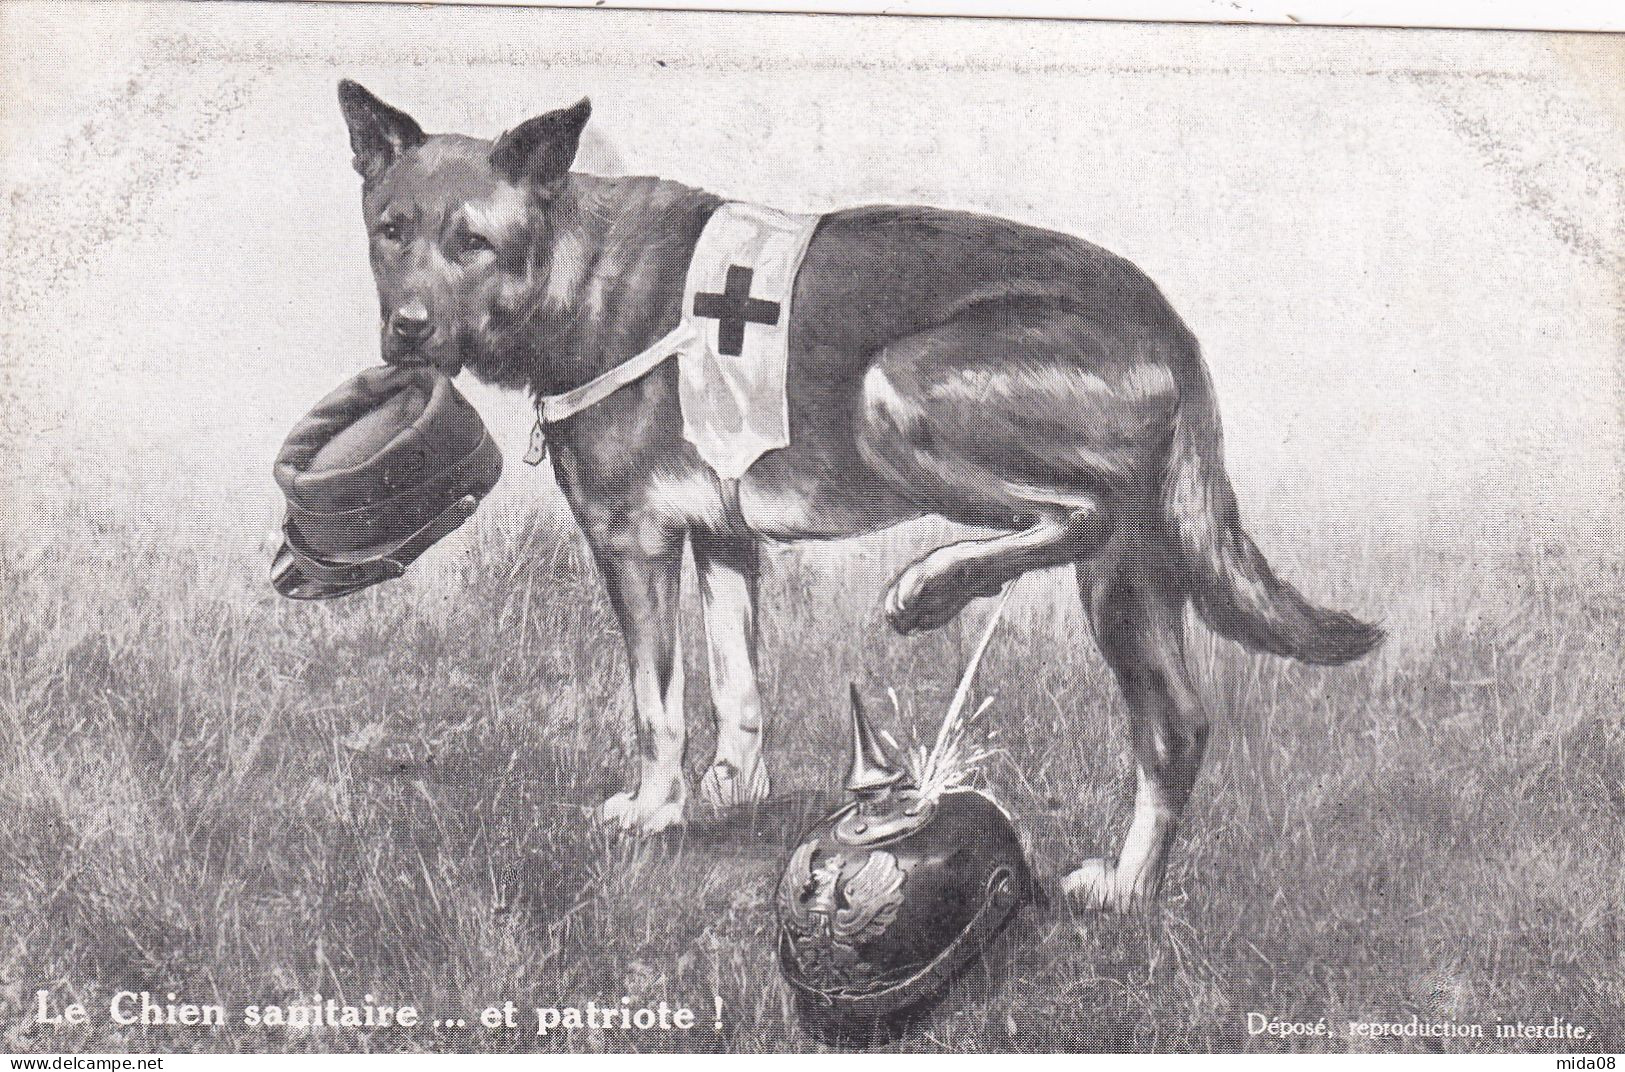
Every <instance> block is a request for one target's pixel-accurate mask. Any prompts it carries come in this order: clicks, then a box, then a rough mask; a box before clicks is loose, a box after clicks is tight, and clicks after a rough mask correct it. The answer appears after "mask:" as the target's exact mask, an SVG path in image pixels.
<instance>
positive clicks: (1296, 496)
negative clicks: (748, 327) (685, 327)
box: [0, 2, 1625, 546]
mask: <svg viewBox="0 0 1625 1072" xmlns="http://www.w3.org/2000/svg"><path fill="white" fill-rule="evenodd" d="M340 77H352V78H356V79H358V80H360V81H362V82H363V83H364V84H366V85H367V86H368V87H369V88H371V89H372V90H373V91H374V92H376V93H378V94H379V95H380V96H382V97H383V98H384V99H385V100H388V101H390V102H391V103H393V104H395V105H397V106H399V107H401V108H404V109H405V110H407V111H409V112H410V113H412V114H413V115H414V116H415V117H417V119H418V120H419V121H420V122H421V123H422V124H423V126H424V127H425V128H426V129H428V130H430V131H447V130H457V131H463V132H467V133H475V134H482V135H487V136H489V135H494V134H496V133H497V132H499V131H500V130H502V129H503V128H505V127H508V126H511V125H514V124H516V123H517V122H519V121H520V120H522V119H524V118H526V117H527V116H529V115H532V114H535V113H537V112H540V111H544V110H547V109H549V108H553V107H557V106H560V105H563V104H567V103H569V102H571V101H573V100H575V99H576V98H577V97H579V96H581V95H583V94H590V95H591V96H592V97H593V100H594V103H595V112H594V118H593V125H592V127H591V128H590V130H591V134H590V137H589V139H588V142H587V144H586V146H585V148H584V151H583V154H582V157H581V159H580V161H579V165H580V166H581V167H582V169H584V170H588V171H597V172H600V173H615V172H624V173H649V174H658V175H663V176H666V177H669V178H674V179H678V180H681V181H685V182H688V183H691V184H694V185H700V186H704V187H707V188H709V189H712V190H714V191H716V192H718V193H721V194H723V195H726V196H729V197H734V198H740V199H748V200H756V201H761V202H764V203H767V204H770V205H774V206H777V207H780V208H783V209H787V210H791V211H798V212H817V211H824V210H830V209H835V208H840V207H844V206H849V205H853V204H863V203H873V202H921V203H930V204H936V205H944V206H954V207H961V208H969V209H979V210H985V211H989V212H994V213H998V214H1001V215H1006V216H1010V217H1013V218H1016V219H1019V220H1023V221H1028V222H1031V223H1035V224H1040V225H1043V226H1047V227H1053V228H1056V229H1060V230H1064V231H1069V232H1072V233H1075V234H1079V235H1082V236H1084V237H1086V238H1088V239H1090V240H1092V241H1095V242H1098V243H1100V244H1102V245H1105V246H1107V247H1108V248H1110V249H1113V250H1115V251H1117V252H1119V253H1121V254H1123V255H1125V256H1127V257H1129V258H1130V259H1131V260H1133V261H1135V262H1136V263H1137V264H1139V265H1140V266H1141V267H1142V268H1144V269H1145V270H1146V271H1147V272H1148V273H1149V274H1150V275H1151V276H1152V277H1153V278H1154V279H1155V280H1157V282H1158V283H1159V285H1160V286H1161V287H1162V288H1163V290H1164V292H1165V293H1166V294H1167V295H1168V297H1169V298H1170V299H1171V300H1172V302H1173V304H1174V306H1175V307H1176V308H1177V309H1178V310H1179V311H1180V313H1181V314H1182V315H1183V316H1184V317H1185V319H1186V320H1187V322H1188V323H1189V324H1190V325H1191V326H1192V328H1193V329H1194V330H1195V331H1196V333H1197V335H1198V336H1199V337H1200V338H1201V340H1202V342H1203V346H1204V349H1205V352H1206V356H1207V360H1208V364H1209V367H1210V368H1211V370H1212V373H1213V377H1214V380H1215V382H1216V385H1217V389H1218V393H1219V397H1220V403H1221V409H1222V413H1223V417H1224V421H1225V428H1226V435H1227V444H1228V452H1229V460H1230V468H1231V473H1232V477H1233V479H1234V482H1235V483H1236V485H1237V488H1238V492H1239V493H1240V495H1241V497H1242V500H1243V503H1244V508H1245V510H1246V511H1247V513H1248V515H1249V516H1250V517H1258V518H1261V519H1265V520H1267V521H1268V523H1270V524H1274V525H1285V526H1289V527H1298V526H1301V527H1302V528H1304V529H1306V530H1316V529H1324V528H1326V527H1328V526H1331V527H1335V528H1340V529H1343V528H1346V529H1351V530H1359V531H1378V532H1386V533H1390V534H1392V536H1393V538H1395V539H1404V540H1414V541H1417V542H1418V543H1419V544H1421V545H1424V546H1425V545H1429V544H1432V543H1442V542H1449V541H1454V540H1456V539H1457V538H1459V535H1460V533H1462V532H1463V531H1473V532H1480V531H1482V532H1486V533H1490V534H1497V533H1498V534H1501V535H1504V536H1507V537H1509V538H1512V539H1522V538H1525V537H1526V536H1527V535H1529V534H1532V533H1543V532H1546V531H1547V530H1553V531H1557V530H1561V531H1563V532H1570V531H1574V530H1579V531H1581V532H1584V533H1589V534H1591V535H1592V538H1593V539H1602V540H1605V541H1612V542H1617V532H1618V529H1619V527H1620V525H1621V523H1622V521H1625V506H1622V504H1625V495H1622V489H1621V480H1622V477H1621V474H1622V469H1625V417H1622V407H1625V386H1622V383H1625V380H1622V372H1621V370H1622V368H1625V358H1622V345H1621V330H1622V324H1625V317H1622V309H1625V295H1622V283H1621V280H1622V279H1625V276H1622V275H1621V263H1622V262H1621V253H1622V237H1621V235H1622V223H1625V178H1622V167H1621V165H1622V161H1621V152H1620V150H1621V145H1622V144H1625V141H1622V139H1621V133H1622V128H1625V39H1621V38H1618V37H1602V36H1583V35H1579V36H1576V35H1532V34H1522V33H1505V32H1501V33H1496V32H1489V33H1463V32H1444V31H1381V30H1375V31H1373V30H1350V29H1307V28H1283V29H1274V28H1215V27H1188V26H1148V25H1126V24H1101V23H1051V22H1009V23H1000V22H994V21H988V20H935V19H882V18H845V17H816V16H771V15H764V16H746V15H692V14H683V15H677V14H654V13H641V12H615V13H611V12H561V11H551V12H549V11H535V10H504V9H480V10H476V9H440V10H425V9H420V8H408V7H389V8H367V9H358V8H346V9H338V8H333V7H327V6H321V5H311V4H304V5H286V6H284V5H247V4H244V5H227V4H221V5H199V6H182V5H175V6H168V5H149V6H141V7H123V6H112V5H96V6H88V5H87V6H79V5H73V4H59V3H50V4H43V3H28V2H24V3H12V4H7V5H5V7H4V8H0V108H3V111H0V190H3V193H4V198H3V200H0V213H3V214H4V215H5V218H6V226H7V231H6V234H7V248H6V257H5V258H4V266H3V272H0V288H3V289H0V301H3V304H0V308H3V314H0V315H3V325H0V397H3V402H0V405H3V406H4V414H3V415H0V449H3V450H4V452H5V453H4V459H5V461H4V462H3V463H0V484H3V487H0V491H3V493H4V494H5V497H6V501H8V502H9V503H10V504H11V516H9V517H5V516H3V515H0V538H4V539H7V540H12V539H20V538H21V537H22V534H23V532H24V530H25V528H26V526H28V525H31V524H40V523H49V522H50V521H51V518H52V513H51V511H52V506H51V503H52V502H53V501H54V500H58V499H60V498H61V497H62V496H64V495H75V496H78V497H81V498H88V499H90V500H92V501H94V502H97V503H100V504H102V506H103V507H104V508H105V509H107V510H108V511H110V512H115V513H120V514H127V513H128V512H129V511H130V510H131V509H132V508H138V509H140V510H141V512H142V513H143V514H144V515H147V516H148V517H149V523H150V525H151V526H152V528H153V531H154V533H155V534H156V533H163V532H170V531H172V530H173V529H174V528H175V527H177V526H178V527H180V528H183V529H185V530H187V531H188V532H189V533H190V534H191V535H192V537H193V538H194V539H195V538H199V537H201V538H204V539H219V540H222V541H226V542H233V541H236V540H239V539H252V540H254V541H256V542H257V541H258V540H259V539H260V538H261V536H262V534H263V530H264V528H265V525H266V523H267V521H269V520H273V519H274V518H275V516H276V512H277V509H278V507H277V503H278V499H277V495H276V490H275V487H274V485H273V484H272V483H271V481H270V476H269V472H270V462H271V458H272V457H273V455H274V454H275V451H276V448H277V446H278V444H279V443H280V441H281V439H282V437H283V435H284V434H285V433H286V431H287V429H288V427H289V426H290V425H291V424H292V423H293V422H294V421H295V420H296V419H297V418H298V417H299V416H300V415H301V414H302V413H304V412H305V410H306V409H308V408H309V406H310V405H311V403H313V402H314V401H315V400H316V399H317V398H319V397H320V396H321V395H323V394H325V393H326V392H327V391H328V390H329V389H330V388H332V387H333V386H335V385H336V384H337V383H338V382H339V381H341V380H342V379H344V378H345V377H347V376H348V375H350V374H351V373H353V372H354V371H356V370H358V369H360V368H362V367H364V366H365V365H367V364H369V363H372V362H374V361H375V360H376V353H377V343H376V337H375V316H376V305H375V297H374V291H373V285H372V281H371V277H370V274H369V272H368V269H367V263H366V250H365V240H364V235H363V232H362V228H361V224H360V214H359V212H360V210H359V188H360V180H359V179H358V178H357V176H356V175H355V173H354V172H353V171H352V170H351V169H350V162H349V161H350V151H349V148H348V145H347V140H346V135H345V130H344V125H343V122H342V120H341V118H340V115H339V111H338V106H337V103H336V100H335V83H336V82H337V80H338V79H339V78H340ZM468 380H469V377H467V376H466V375H465V376H464V377H463V381H461V382H463V383H464V384H465V386H466V387H467V389H468V393H469V394H470V396H471V397H473V398H474V399H475V400H476V402H477V403H478V404H479V405H480V407H481V409H482V410H483V411H484V413H485V414H486V416H487V418H488V420H489V421H490V423H491V425H492V428H493V432H494V434H496V436H497V438H498V440H499V441H500V442H502V443H503V445H504V447H505V449H506V450H507V452H508V454H509V459H510V464H509V467H508V471H507V473H506V475H505V476H504V478H503V486H502V488H501V489H500V491H499V497H500V498H501V499H502V500H503V501H504V502H507V503H510V504H516V505H519V504H524V503H528V502H531V501H542V500H547V499H550V498H552V497H554V496H556V491H555V490H554V489H553V487H552V482H551V479H550V477H549V476H547V475H546V474H545V472H541V471H537V470H533V469H530V468H529V467H526V466H523V465H520V464H518V456H519V455H520V454H521V453H522V452H523V450H524V447H525V443H526V437H527V432H528V429H529V418H528V416H527V414H526V409H525V405H524V403H523V401H522V400H520V399H518V398H517V397H516V396H511V395H509V396H503V395H499V394H498V393H496V392H492V391H489V390H485V389H482V388H479V387H477V386H475V385H472V384H469V383H468V382H467V381H468ZM36 500H39V501H36ZM137 502H139V504H140V505H139V507H136V506H134V505H133V504H134V503H137Z"/></svg>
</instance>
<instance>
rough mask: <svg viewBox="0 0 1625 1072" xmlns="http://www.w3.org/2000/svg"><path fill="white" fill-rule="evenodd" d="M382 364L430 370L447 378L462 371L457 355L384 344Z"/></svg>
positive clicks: (461, 361)
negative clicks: (436, 371)
mask: <svg viewBox="0 0 1625 1072" xmlns="http://www.w3.org/2000/svg"><path fill="white" fill-rule="evenodd" d="M384 364H386V365H394V366H396V367H397V368H432V369H436V370H438V371H440V372H442V373H444V374H445V375H447V376H455V375H457V374H458V373H459V372H461V371H463V360H462V358H461V357H459V356H458V355H457V354H436V353H433V352H430V351H426V350H424V349H422V348H419V347H406V346H391V345H389V343H388V342H387V341H386V342H385V344H384Z"/></svg>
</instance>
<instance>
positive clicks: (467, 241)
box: [457, 231, 496, 254]
mask: <svg viewBox="0 0 1625 1072" xmlns="http://www.w3.org/2000/svg"><path fill="white" fill-rule="evenodd" d="M495 251H496V247H495V246H493V245H492V244H491V240H490V239H488V238H486V237H485V236H484V235H477V234H475V233H474V232H473V231H464V232H463V233H462V234H460V235H458V236H457V252H459V253H465V254H467V253H494V252H495Z"/></svg>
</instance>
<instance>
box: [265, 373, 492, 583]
mask: <svg viewBox="0 0 1625 1072" xmlns="http://www.w3.org/2000/svg"><path fill="white" fill-rule="evenodd" d="M273 472H274V474H275V476H276V481H277V484H278V485H279V486H280V487H281V488H282V492H283V495H284V496H285V497H286V498H287V504H288V509H287V516H286V518H285V520H284V521H283V525H282V536H283V544H282V547H281V548H280V549H279V550H278V551H277V553H276V557H275V559H274V560H273V562H272V564H271V584H272V585H273V586H274V587H275V588H276V590H277V591H278V592H280V593H281V594H283V595H285V596H287V597H289V598H290V599H330V598H333V597H335V596H342V595H348V594H350V593H352V592H358V591H360V590H361V589H363V588H367V587H369V586H371V585H374V584H377V583H379V582H380V581H386V580H389V579H390V578H392V577H399V576H400V575H401V574H403V573H404V572H406V567H407V566H409V565H410V564H411V563H412V562H413V561H415V560H416V559H417V558H418V556H420V555H422V554H423V552H424V551H426V550H428V549H429V548H430V547H431V546H433V545H434V544H435V543H436V542H437V541H439V540H441V539H443V538H444V537H445V536H446V535H447V534H448V533H450V532H451V531H452V530H453V529H455V528H457V526H459V525H461V524H462V523H463V522H464V521H466V520H468V518H469V516H470V515H472V514H473V513H474V508H475V507H476V506H478V505H479V502H480V500H481V499H482V498H484V496H485V495H486V493H487V492H489V491H490V490H491V489H492V488H493V487H494V486H496V482H497V478H498V477H500V476H501V474H502V452H501V451H500V450H499V449H498V448H497V445H496V443H495V442H494V441H493V440H492V438H491V435H490V433H489V432H488V431H486V428H485V424H484V422H482V421H481V420H480V417H479V414H478V413H477V412H475V409H474V407H473V405H471V404H470V403H469V401H468V399H466V398H464V397H463V395H462V394H461V393H460V392H459V391H458V390H457V388H456V387H454V386H453V385H452V382H451V380H450V379H449V378H447V377H446V376H445V375H443V374H441V373H440V372H438V371H436V370H434V369H431V368H422V367H400V366H381V367H378V368H371V369H367V370H366V371H364V372H362V373H360V374H359V375H357V376H356V377H354V378H353V379H351V380H350V381H348V382H347V383H345V384H344V385H342V386H341V387H339V388H338V389H337V390H335V391H333V392H332V393H331V394H329V395H328V396H327V397H326V398H323V399H322V400H321V401H320V402H318V403H317V404H316V407H315V408H314V409H313V410H311V411H310V413H309V414H308V415H306V416H305V418H304V419H303V420H301V421H300V422H299V423H298V424H297V425H295V426H294V428H293V430H292V431H291V432H290V433H289V435H288V438H287V441H286V442H285V443H283V445H282V450H281V451H280V452H279V453H278V454H277V459H276V464H275V467H274V470H273Z"/></svg>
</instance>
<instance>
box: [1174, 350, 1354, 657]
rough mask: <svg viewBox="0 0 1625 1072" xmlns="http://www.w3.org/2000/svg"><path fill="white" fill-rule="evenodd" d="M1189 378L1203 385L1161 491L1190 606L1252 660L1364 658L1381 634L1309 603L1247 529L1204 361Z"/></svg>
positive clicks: (1183, 405)
mask: <svg viewBox="0 0 1625 1072" xmlns="http://www.w3.org/2000/svg"><path fill="white" fill-rule="evenodd" d="M1192 371H1193V372H1194V373H1195V374H1196V375H1197V377H1199V379H1196V380H1195V381H1194V382H1192V383H1190V384H1189V385H1188V386H1189V388H1190V389H1189V390H1184V391H1181V395H1182V397H1181V399H1180V410H1179V414H1178V418H1177V421H1178V423H1177V427H1176V428H1175V431H1174V437H1173V442H1172V445H1171V447H1170V450H1169V455H1168V465H1167V469H1166V471H1165V472H1164V475H1163V483H1162V510H1163V515H1164V517H1165V518H1166V519H1167V520H1168V521H1169V522H1171V524H1170V526H1169V528H1170V529H1171V532H1170V535H1171V536H1172V537H1173V539H1174V540H1175V543H1176V546H1177V549H1178V555H1179V558H1180V559H1181V560H1182V562H1183V564H1184V566H1185V588H1186V592H1187V593H1188V594H1189V596H1190V598H1191V601H1192V602H1193V603H1194V604H1195V605H1196V609H1197V611H1198V613H1200V614H1201V616H1202V619H1203V620H1204V621H1205V622H1207V624H1208V625H1209V626H1211V627H1212V628H1213V629H1214V630H1215V631H1216V632H1218V633H1219V634H1220V635H1221V636H1225V637H1228V638H1229V639H1231V640H1234V641H1235V642H1236V643H1238V644H1241V645H1242V646H1244V647H1247V648H1251V649H1252V650H1254V651H1264V652H1269V653H1271V654H1273V655H1285V656H1288V657H1290V658H1293V659H1300V660H1302V661H1304V662H1307V663H1326V664H1335V663H1345V662H1348V661H1349V660H1351V659H1357V658H1359V657H1360V656H1362V655H1364V654H1365V653H1366V652H1368V651H1370V650H1371V649H1372V648H1374V647H1376V646H1377V645H1378V644H1380V643H1381V642H1382V639H1383V631H1382V629H1381V628H1379V627H1378V626H1376V625H1372V624H1370V623H1367V622H1362V621H1360V620H1359V619H1358V618H1355V617H1353V616H1352V615H1349V614H1345V613H1343V612H1342V611H1337V610H1327V609H1325V608H1322V607H1317V606H1315V605H1314V604H1313V603H1310V602H1309V601H1308V600H1307V599H1305V598H1304V597H1303V596H1302V595H1301V594H1300V593H1299V592H1298V590H1297V589H1296V588H1293V587H1292V586H1291V585H1290V584H1288V583H1286V582H1285V581H1283V580H1281V579H1280V578H1279V577H1277V576H1276V575H1275V571H1274V570H1272V569H1270V564H1269V562H1268V561H1266V560H1265V558H1264V554H1263V552H1261V551H1260V550H1259V549H1258V545H1256V544H1255V543H1253V541H1252V538H1251V537H1250V536H1248V535H1247V533H1246V531H1245V530H1243V529H1242V527H1241V514H1240V511H1239V510H1238V509H1237V507H1236V493H1235V491H1234V489H1232V488H1231V486H1230V478H1229V476H1227V475H1226V473H1225V470H1224V445H1223V434H1222V433H1221V431H1220V428H1219V413H1218V407H1217V406H1216V405H1215V404H1214V401H1213V388H1212V384H1211V383H1210V382H1209V381H1208V377H1207V371H1206V369H1204V368H1202V366H1201V364H1200V361H1199V360H1198V361H1197V362H1194V363H1193V366H1192Z"/></svg>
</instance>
